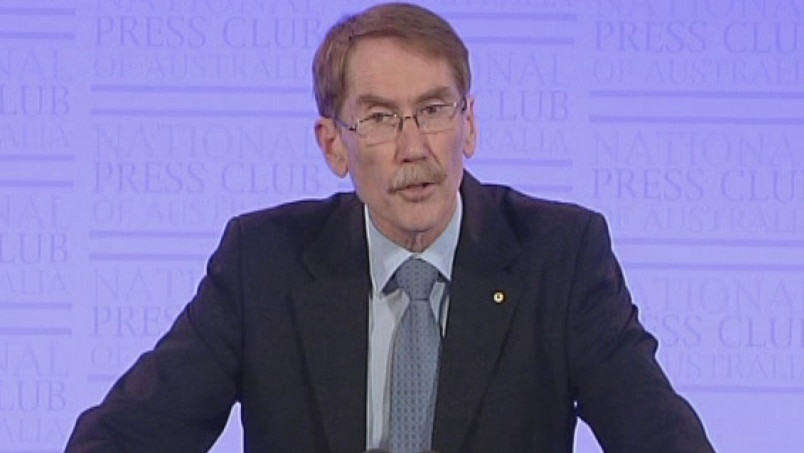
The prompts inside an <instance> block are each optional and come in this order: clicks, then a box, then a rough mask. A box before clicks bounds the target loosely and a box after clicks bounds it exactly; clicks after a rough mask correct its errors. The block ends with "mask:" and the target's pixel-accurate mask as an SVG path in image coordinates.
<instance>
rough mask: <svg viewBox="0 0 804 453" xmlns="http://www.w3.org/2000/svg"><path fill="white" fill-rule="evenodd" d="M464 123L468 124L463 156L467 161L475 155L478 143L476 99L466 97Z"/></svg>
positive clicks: (469, 96)
mask: <svg viewBox="0 0 804 453" xmlns="http://www.w3.org/2000/svg"><path fill="white" fill-rule="evenodd" d="M463 121H465V122H466V124H465V125H464V126H465V127H466V136H465V138H464V143H463V155H464V157H466V158H467V159H469V158H470V157H472V156H474V155H475V145H476V143H477V127H476V125H475V97H474V96H471V95H467V96H466V113H465V114H464V118H463Z"/></svg>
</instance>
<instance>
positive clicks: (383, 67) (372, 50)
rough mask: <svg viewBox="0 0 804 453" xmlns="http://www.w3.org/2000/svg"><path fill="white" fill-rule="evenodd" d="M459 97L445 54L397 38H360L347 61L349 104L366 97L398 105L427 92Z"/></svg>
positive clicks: (413, 101)
mask: <svg viewBox="0 0 804 453" xmlns="http://www.w3.org/2000/svg"><path fill="white" fill-rule="evenodd" d="M448 95H449V96H454V97H457V96H458V95H459V94H458V87H457V85H456V82H455V77H454V75H453V72H452V70H451V67H450V64H449V62H448V61H447V59H446V58H443V57H437V56H432V55H428V54H426V53H424V52H423V51H420V50H417V49H414V48H412V47H411V46H410V45H406V44H404V43H402V42H401V41H399V40H398V39H395V38H367V39H363V40H361V41H359V42H358V43H357V44H356V45H355V46H354V48H353V49H352V51H351V52H350V55H349V59H348V61H347V63H346V97H345V104H346V106H347V107H348V106H350V105H351V106H352V107H355V106H356V104H359V103H360V102H362V100H365V99H383V100H385V101H387V102H388V103H392V104H395V105H404V104H410V103H415V102H417V101H420V100H421V98H422V97H426V96H448Z"/></svg>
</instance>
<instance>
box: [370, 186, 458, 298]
mask: <svg viewBox="0 0 804 453" xmlns="http://www.w3.org/2000/svg"><path fill="white" fill-rule="evenodd" d="M457 197H458V203H457V206H456V208H455V212H454V213H453V214H452V218H451V219H450V221H449V223H448V224H447V227H446V228H445V229H444V231H443V232H442V233H441V235H440V236H438V238H436V240H435V241H434V242H433V243H432V244H430V246H429V247H427V248H426V249H425V250H424V251H422V252H421V253H413V252H411V251H410V250H407V249H405V248H403V247H401V246H399V245H397V244H395V243H394V242H392V241H391V240H390V239H388V238H387V237H385V236H384V235H383V234H382V233H380V230H378V229H377V227H375V226H374V223H373V222H372V221H371V218H370V216H369V211H368V206H366V205H365V204H364V205H363V213H364V216H363V217H364V219H365V224H366V238H367V239H368V252H369V271H370V272H371V285H372V292H373V293H372V296H373V297H377V296H379V293H380V292H381V291H382V289H383V288H385V285H386V284H388V280H390V279H391V277H392V276H393V275H394V272H396V269H397V268H398V267H399V266H400V265H401V264H402V263H403V262H405V260H407V259H408V258H410V257H411V256H417V257H419V258H421V259H423V260H425V261H427V262H428V263H430V264H431V265H433V266H434V267H435V268H436V269H438V272H440V273H441V275H442V276H443V277H444V278H446V279H447V280H450V279H451V278H452V263H453V259H454V258H455V249H456V248H457V247H458V235H459V233H460V227H461V218H462V217H463V201H462V199H461V194H460V192H459V193H458V194H457Z"/></svg>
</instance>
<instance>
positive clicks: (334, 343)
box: [292, 198, 371, 452]
mask: <svg viewBox="0 0 804 453" xmlns="http://www.w3.org/2000/svg"><path fill="white" fill-rule="evenodd" d="M336 210H337V211H336V212H334V213H333V214H332V215H331V216H330V217H329V219H328V220H327V224H326V225H325V226H324V228H323V229H322V232H321V234H320V235H319V236H318V238H317V239H316V240H315V241H314V242H313V243H312V244H311V245H310V247H309V248H308V250H307V251H306V252H305V254H304V262H305V264H306V265H307V267H308V269H309V271H310V274H311V276H312V280H311V281H310V282H309V283H308V284H304V285H301V286H300V287H299V288H297V289H296V291H295V292H294V293H293V295H292V298H293V307H294V313H295V315H296V322H297V324H298V327H299V335H300V338H301V344H302V349H303V354H304V357H305V359H306V363H307V366H308V371H309V373H308V375H309V378H310V382H311V384H312V388H313V393H314V395H315V399H316V402H317V403H318V408H319V410H320V415H321V420H322V424H323V427H324V432H325V434H326V436H327V440H328V442H329V446H330V451H333V452H346V451H355V452H357V451H361V450H363V449H364V446H365V440H366V434H365V433H366V375H367V374H366V373H367V371H366V367H367V363H368V362H367V354H368V353H367V347H368V297H369V291H370V284H371V283H370V280H369V271H368V252H367V246H366V239H365V228H364V224H363V210H362V204H360V202H359V201H357V199H356V198H353V199H351V200H349V201H347V202H346V203H345V206H340V207H337V208H336Z"/></svg>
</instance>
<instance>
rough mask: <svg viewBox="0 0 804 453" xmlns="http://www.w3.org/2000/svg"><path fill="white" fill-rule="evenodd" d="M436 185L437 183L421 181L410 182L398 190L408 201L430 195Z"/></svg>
mask: <svg viewBox="0 0 804 453" xmlns="http://www.w3.org/2000/svg"><path fill="white" fill-rule="evenodd" d="M435 186H436V185H435V184H434V183H430V182H421V183H416V184H408V185H406V186H404V187H401V188H400V189H398V190H397V191H396V192H397V194H399V195H400V196H402V198H403V199H405V200H407V201H413V202H415V201H422V200H424V199H425V198H427V197H428V196H429V195H430V193H431V192H432V191H433V190H434V188H435Z"/></svg>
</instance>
